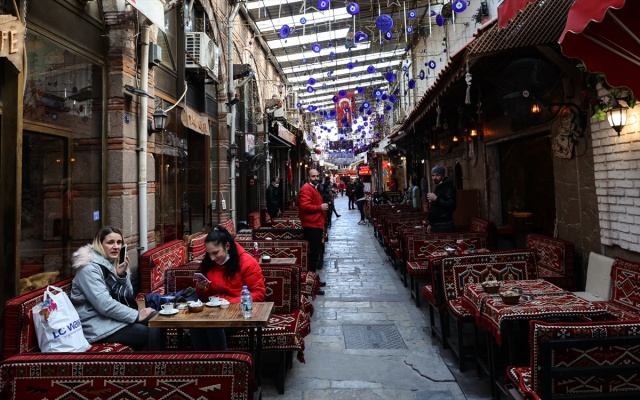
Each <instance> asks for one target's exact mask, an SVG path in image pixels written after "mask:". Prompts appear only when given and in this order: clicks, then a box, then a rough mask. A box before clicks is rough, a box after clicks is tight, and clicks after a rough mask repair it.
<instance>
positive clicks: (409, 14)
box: [407, 10, 418, 19]
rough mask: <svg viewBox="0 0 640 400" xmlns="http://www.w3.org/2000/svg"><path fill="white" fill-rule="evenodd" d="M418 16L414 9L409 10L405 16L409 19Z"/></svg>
mask: <svg viewBox="0 0 640 400" xmlns="http://www.w3.org/2000/svg"><path fill="white" fill-rule="evenodd" d="M417 16H418V13H417V12H416V10H409V12H408V13H407V17H409V19H415V18H416V17H417Z"/></svg>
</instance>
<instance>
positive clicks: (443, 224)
mask: <svg viewBox="0 0 640 400" xmlns="http://www.w3.org/2000/svg"><path fill="white" fill-rule="evenodd" d="M444 174H445V170H444V167H442V166H440V165H436V166H435V167H433V168H432V169H431V179H433V183H435V184H436V188H435V190H434V191H433V193H427V199H428V200H429V203H430V205H429V214H428V216H427V218H428V219H429V226H427V232H453V231H454V230H455V227H454V225H453V212H454V211H455V209H456V188H455V187H453V182H451V180H450V179H449V178H447V177H445V176H444Z"/></svg>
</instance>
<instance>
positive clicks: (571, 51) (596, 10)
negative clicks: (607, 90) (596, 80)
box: [558, 0, 640, 97]
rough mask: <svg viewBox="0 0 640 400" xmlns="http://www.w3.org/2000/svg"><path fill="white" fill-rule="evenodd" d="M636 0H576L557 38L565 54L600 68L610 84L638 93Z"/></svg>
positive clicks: (593, 68)
mask: <svg viewBox="0 0 640 400" xmlns="http://www.w3.org/2000/svg"><path fill="white" fill-rule="evenodd" d="M638 16H640V1H638V0H598V1H592V0H576V2H575V3H574V4H573V5H572V6H571V8H570V9H569V15H568V17H567V25H566V27H565V30H564V32H563V33H562V36H560V40H559V41H558V42H559V43H560V45H561V47H562V52H563V53H564V55H565V56H567V57H574V58H579V59H581V60H582V62H583V63H584V65H585V67H586V68H587V69H588V70H589V71H591V72H602V73H603V74H604V75H605V78H606V80H607V83H608V84H609V85H611V86H614V87H617V86H626V87H628V88H630V89H631V90H632V91H633V93H634V96H635V97H640V79H638V76H640V24H639V23H638Z"/></svg>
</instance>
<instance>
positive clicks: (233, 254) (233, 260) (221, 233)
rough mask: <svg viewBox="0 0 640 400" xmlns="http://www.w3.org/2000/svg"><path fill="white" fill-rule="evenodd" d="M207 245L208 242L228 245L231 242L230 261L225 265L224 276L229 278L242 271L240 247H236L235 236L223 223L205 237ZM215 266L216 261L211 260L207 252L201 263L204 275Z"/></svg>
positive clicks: (228, 251)
mask: <svg viewBox="0 0 640 400" xmlns="http://www.w3.org/2000/svg"><path fill="white" fill-rule="evenodd" d="M204 243H205V245H206V244H207V243H213V244H216V245H222V246H226V245H227V244H229V250H227V253H228V254H229V261H227V262H226V263H225V264H224V266H225V269H224V277H225V279H227V280H229V279H232V278H233V277H234V276H235V275H236V273H237V272H238V271H240V257H239V255H238V249H237V248H236V242H235V241H234V240H233V237H232V236H231V234H230V233H229V231H228V230H226V228H225V227H223V226H222V225H218V226H216V227H215V228H213V230H212V231H211V232H209V234H208V235H207V237H206V238H205V239H204ZM213 267H214V262H213V260H211V257H209V255H208V254H205V256H204V258H203V259H202V262H201V263H200V272H201V273H203V274H204V275H207V271H209V269H211V268H213Z"/></svg>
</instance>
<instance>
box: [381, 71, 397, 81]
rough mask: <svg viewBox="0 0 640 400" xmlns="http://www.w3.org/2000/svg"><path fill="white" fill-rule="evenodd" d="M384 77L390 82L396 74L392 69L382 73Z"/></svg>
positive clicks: (394, 78)
mask: <svg viewBox="0 0 640 400" xmlns="http://www.w3.org/2000/svg"><path fill="white" fill-rule="evenodd" d="M384 79H386V80H387V81H388V82H390V83H393V82H395V80H396V74H394V73H393V71H388V72H387V73H386V74H384Z"/></svg>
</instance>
